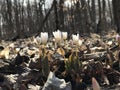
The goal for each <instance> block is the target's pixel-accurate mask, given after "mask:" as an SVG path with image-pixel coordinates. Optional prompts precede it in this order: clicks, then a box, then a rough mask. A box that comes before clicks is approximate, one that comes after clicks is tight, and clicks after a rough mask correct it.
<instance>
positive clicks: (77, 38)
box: [72, 34, 79, 45]
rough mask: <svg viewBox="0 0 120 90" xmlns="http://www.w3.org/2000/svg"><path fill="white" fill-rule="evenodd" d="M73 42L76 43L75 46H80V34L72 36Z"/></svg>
mask: <svg viewBox="0 0 120 90" xmlns="http://www.w3.org/2000/svg"><path fill="white" fill-rule="evenodd" d="M72 40H73V43H74V44H77V45H78V42H79V34H77V35H74V34H72Z"/></svg>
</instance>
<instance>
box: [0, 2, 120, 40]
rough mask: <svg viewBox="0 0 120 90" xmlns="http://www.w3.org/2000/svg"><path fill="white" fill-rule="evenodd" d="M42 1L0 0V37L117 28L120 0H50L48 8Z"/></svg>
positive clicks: (119, 18)
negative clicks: (66, 3)
mask: <svg viewBox="0 0 120 90" xmlns="http://www.w3.org/2000/svg"><path fill="white" fill-rule="evenodd" d="M66 1H69V2H70V3H71V5H65V2H66ZM24 2H26V4H25V3H24ZM51 2H52V1H51ZM45 4H46V3H45V0H34V1H33V2H31V0H0V39H1V40H2V39H4V40H14V39H15V38H26V37H30V36H33V35H37V34H39V33H40V32H43V31H44V32H48V33H49V34H50V35H52V34H51V33H52V31H55V30H57V29H60V30H61V31H67V32H68V33H69V35H71V34H72V33H79V34H81V35H82V34H83V33H87V34H89V33H90V32H92V33H103V32H107V31H109V30H113V29H114V30H117V32H119V31H120V0H59V1H58V0H53V2H52V5H51V6H50V7H48V8H46V7H45V6H46V5H45Z"/></svg>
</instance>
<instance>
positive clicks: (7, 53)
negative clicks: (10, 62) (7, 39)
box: [0, 47, 10, 59]
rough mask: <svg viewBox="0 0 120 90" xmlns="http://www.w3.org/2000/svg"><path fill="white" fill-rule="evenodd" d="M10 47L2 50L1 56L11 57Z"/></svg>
mask: <svg viewBox="0 0 120 90" xmlns="http://www.w3.org/2000/svg"><path fill="white" fill-rule="evenodd" d="M9 53H10V49H9V48H8V47H7V48H5V49H3V50H2V51H1V52H0V58H5V59H8V58H9Z"/></svg>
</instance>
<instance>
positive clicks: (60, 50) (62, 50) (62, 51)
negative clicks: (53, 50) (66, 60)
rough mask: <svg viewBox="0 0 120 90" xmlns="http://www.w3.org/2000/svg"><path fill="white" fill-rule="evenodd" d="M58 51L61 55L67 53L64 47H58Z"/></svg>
mask: <svg viewBox="0 0 120 90" xmlns="http://www.w3.org/2000/svg"><path fill="white" fill-rule="evenodd" d="M57 53H59V54H60V55H62V56H64V55H65V51H64V49H63V48H58V49H57Z"/></svg>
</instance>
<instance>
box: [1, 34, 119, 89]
mask: <svg viewBox="0 0 120 90" xmlns="http://www.w3.org/2000/svg"><path fill="white" fill-rule="evenodd" d="M80 39H81V40H82V41H83V43H82V45H81V46H77V47H76V46H75V45H74V44H73V43H72V41H71V40H65V41H64V42H62V44H60V45H55V43H54V41H53V39H52V38H50V39H49V41H48V43H47V45H42V44H40V43H39V42H37V41H36V38H35V37H31V38H27V39H18V40H17V41H14V42H13V41H4V40H2V41H1V42H0V90H92V87H91V84H92V78H93V77H94V78H96V80H97V81H98V83H99V85H100V86H101V90H120V47H119V42H118V41H117V40H116V32H109V33H107V34H104V35H103V36H100V35H98V34H95V33H92V34H90V35H87V36H84V35H83V36H82V37H80Z"/></svg>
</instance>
